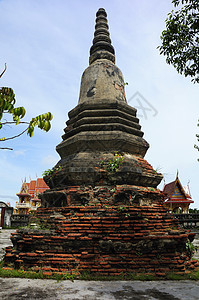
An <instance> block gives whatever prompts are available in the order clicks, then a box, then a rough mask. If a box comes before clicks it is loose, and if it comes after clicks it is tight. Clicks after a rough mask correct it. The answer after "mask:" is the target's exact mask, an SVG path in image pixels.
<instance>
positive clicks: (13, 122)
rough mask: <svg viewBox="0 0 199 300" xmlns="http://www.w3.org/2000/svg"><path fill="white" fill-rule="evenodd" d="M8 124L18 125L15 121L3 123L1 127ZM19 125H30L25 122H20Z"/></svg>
mask: <svg viewBox="0 0 199 300" xmlns="http://www.w3.org/2000/svg"><path fill="white" fill-rule="evenodd" d="M7 124H16V122H15V121H5V122H3V123H1V125H7ZM19 124H30V123H29V122H25V121H20V122H19Z"/></svg>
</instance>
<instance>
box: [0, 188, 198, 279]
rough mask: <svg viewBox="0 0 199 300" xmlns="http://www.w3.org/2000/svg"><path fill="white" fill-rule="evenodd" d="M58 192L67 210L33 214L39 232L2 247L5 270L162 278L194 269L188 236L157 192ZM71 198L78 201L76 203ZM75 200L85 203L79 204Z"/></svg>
mask: <svg viewBox="0 0 199 300" xmlns="http://www.w3.org/2000/svg"><path fill="white" fill-rule="evenodd" d="M63 192H65V194H66V199H67V201H68V203H67V205H68V206H65V207H48V208H40V209H38V211H37V212H36V218H35V220H34V222H35V221H37V223H38V224H40V228H42V229H34V230H33V229H20V230H18V231H17V232H16V233H14V234H12V242H13V245H14V247H13V248H12V247H8V248H7V249H6V254H5V258H4V261H5V266H6V265H9V266H10V264H12V265H13V267H14V268H17V269H19V268H21V269H25V270H27V269H30V268H31V269H32V270H35V271H36V270H43V272H46V273H47V274H49V275H50V274H52V273H55V272H80V273H81V272H83V271H89V272H90V273H91V274H93V275H96V274H97V275H103V276H109V275H119V274H121V273H123V274H128V273H145V274H154V275H159V276H165V275H166V274H167V273H170V272H174V273H177V274H187V273H189V272H190V270H194V269H195V270H196V269H197V268H198V265H199V263H198V262H197V261H196V260H191V255H190V252H189V251H188V249H187V247H186V243H187V242H188V241H192V240H193V239H194V234H192V233H190V232H187V231H185V230H183V229H181V228H180V227H179V224H178V221H177V220H176V219H174V217H173V216H172V215H171V214H169V213H168V212H167V211H166V209H165V208H164V207H163V197H162V196H163V195H162V193H161V192H160V191H159V190H157V189H153V188H144V187H135V186H115V187H106V186H101V187H100V186H98V187H95V188H92V187H78V186H76V187H70V188H68V189H67V190H62V193H63ZM60 193H61V191H60ZM85 193H86V195H87V196H86V198H85ZM75 195H76V196H75ZM77 195H78V196H77ZM82 195H84V198H83V196H82ZM74 199H76V201H77V199H79V202H78V203H77V204H76V205H75V203H74V202H73V201H75V200H74ZM81 199H84V202H85V201H86V200H85V199H87V200H88V201H87V203H84V205H83V204H81Z"/></svg>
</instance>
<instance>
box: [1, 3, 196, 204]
mask: <svg viewBox="0 0 199 300" xmlns="http://www.w3.org/2000/svg"><path fill="white" fill-rule="evenodd" d="M100 7H104V8H105V9H106V11H107V14H108V22H109V27H110V34H111V40H112V44H113V46H114V48H115V51H116V64H117V66H118V67H119V68H120V69H121V71H122V72H123V75H124V78H125V81H126V82H128V86H126V95H127V99H128V103H129V104H130V105H132V106H134V107H139V106H140V104H141V105H142V106H144V107H145V108H146V109H147V110H146V111H144V113H143V110H142V109H140V108H138V115H139V116H140V124H141V125H142V130H143V131H144V133H145V135H144V138H145V139H146V140H147V141H148V142H149V144H150V149H149V150H148V153H147V155H146V159H147V160H148V161H149V163H151V164H152V166H153V167H154V168H155V169H158V170H159V171H160V172H162V173H163V175H164V178H165V181H166V183H168V182H170V181H173V180H174V179H175V176H176V172H177V169H178V170H179V177H180V180H181V182H182V184H183V185H186V184H187V182H188V181H190V190H191V194H192V198H193V200H194V201H195V204H194V205H193V207H198V208H199V190H198V177H197V176H198V170H199V163H198V162H197V158H198V157H199V153H198V152H197V151H196V150H195V149H194V147H193V145H194V143H196V137H195V134H196V133H197V132H198V128H197V120H198V118H199V113H198V112H199V101H198V85H194V84H193V83H191V82H190V80H189V79H188V78H184V77H183V76H182V75H179V74H178V73H177V71H176V70H175V69H174V68H173V67H172V66H169V65H167V64H166V62H165V58H164V57H162V56H160V54H159V52H158V50H157V46H158V45H159V44H160V35H161V31H162V30H163V29H164V28H165V25H164V20H165V18H166V16H167V13H169V12H170V11H171V9H172V8H173V7H172V4H171V3H170V1H168V0H162V1H159V0H151V1H148V0H123V1H121V0H120V1H119V0H109V1H107V0H106V1H103V0H96V1H93V0H84V1H82V0H81V1H80V0H73V1H72V0H56V1H55V0H1V1H0V11H1V18H0V26H1V30H0V40H1V49H0V70H3V68H4V63H5V62H6V63H7V67H8V68H7V71H6V73H5V74H4V76H3V77H2V78H1V86H9V87H12V88H13V89H14V91H15V94H16V99H17V104H18V105H19V106H25V108H26V110H27V115H26V120H29V119H31V118H32V117H33V116H36V115H38V114H40V113H43V112H48V111H50V112H52V113H53V116H54V119H53V122H52V129H51V131H50V132H48V133H45V132H42V131H40V130H36V131H35V134H34V137H33V138H31V139H30V138H29V137H27V136H25V135H24V136H23V137H21V138H18V139H15V140H13V141H12V142H10V143H7V144H6V146H10V147H13V148H14V150H13V151H3V150H1V153H0V168H1V173H0V201H1V200H2V201H5V202H7V201H10V202H11V203H12V205H14V204H15V201H16V200H17V197H16V193H17V192H19V190H20V187H21V183H22V180H24V178H25V177H26V179H27V181H28V180H29V179H30V178H31V179H35V178H36V176H39V177H40V176H41V175H42V173H43V171H44V170H46V169H48V168H52V167H53V166H54V165H55V163H56V162H57V161H58V160H59V155H58V154H57V153H56V151H55V147H56V145H57V144H59V143H60V142H61V135H62V134H63V128H64V127H65V122H66V120H67V119H68V112H69V111H70V110H71V109H72V108H74V107H75V106H76V105H77V103H78V97H79V88H80V80H81V75H82V73H83V71H84V69H85V68H86V67H87V66H88V58H89V49H90V46H91V43H92V39H93V33H94V25H95V13H96V11H97V10H98V8H100ZM137 92H139V94H136V93H137ZM135 94H136V96H135V97H133V98H132V96H133V95H135ZM156 112H157V113H156ZM16 130H17V128H15V129H14V130H13V131H12V132H16ZM18 130H19V129H18ZM10 133H11V131H10V128H8V127H7V128H6V129H5V130H1V132H0V137H3V136H8V135H9V134H10ZM2 144H3V143H1V146H2ZM4 146H5V143H4ZM162 184H163V183H162ZM162 184H161V185H160V187H162Z"/></svg>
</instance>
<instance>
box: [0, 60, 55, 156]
mask: <svg viewBox="0 0 199 300" xmlns="http://www.w3.org/2000/svg"><path fill="white" fill-rule="evenodd" d="M5 71H6V64H5V69H4V71H3V72H2V73H1V75H0V78H1V77H2V75H3V74H4V72H5ZM25 114H26V110H25V108H24V107H23V106H19V107H17V106H16V99H15V94H14V91H13V90H12V89H11V88H8V87H1V88H0V129H2V128H4V127H5V126H6V125H19V124H24V125H26V128H25V129H24V130H22V131H21V132H20V133H19V134H17V135H14V136H11V137H1V138H0V142H5V141H8V140H11V139H14V138H17V137H19V136H21V135H22V134H24V133H25V132H26V133H27V134H28V135H29V136H30V137H32V136H33V133H34V129H35V127H36V126H38V128H40V129H42V130H44V131H49V130H50V128H51V123H50V121H51V120H52V118H53V116H52V114H51V113H50V112H48V113H44V114H41V115H38V116H36V117H33V118H32V120H31V121H28V122H27V121H24V120H23V118H24V116H25ZM6 115H9V116H10V117H11V120H9V121H8V120H7V118H6V117H5V116H6ZM0 149H8V150H12V148H7V147H2V148H1V147H0Z"/></svg>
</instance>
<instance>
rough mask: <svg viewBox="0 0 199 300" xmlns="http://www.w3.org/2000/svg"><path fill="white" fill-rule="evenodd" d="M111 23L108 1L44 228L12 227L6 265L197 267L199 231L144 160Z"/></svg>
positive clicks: (99, 269) (135, 269) (102, 270)
mask: <svg viewBox="0 0 199 300" xmlns="http://www.w3.org/2000/svg"><path fill="white" fill-rule="evenodd" d="M108 29H109V28H108V24H107V14H106V12H105V10H104V9H102V8H100V9H99V10H98V12H97V14H96V25H95V33H94V39H93V45H92V47H91V49H90V58H89V67H88V68H87V69H86V70H85V71H84V73H83V75H82V80H81V88H80V96H79V103H78V105H77V106H76V107H75V108H74V109H73V110H72V111H70V112H69V120H68V121H67V122H66V124H67V127H66V128H65V129H64V135H63V136H62V138H63V140H62V142H61V143H60V144H59V145H58V146H57V151H58V153H59V154H60V157H61V159H60V161H59V162H58V163H57V165H56V166H55V167H54V169H53V171H52V172H51V173H49V175H48V176H45V178H44V179H45V181H46V183H47V184H48V186H50V189H49V190H46V191H45V192H44V193H43V194H41V195H40V198H41V200H42V206H43V208H39V209H38V211H37V212H36V217H37V219H38V220H39V221H38V226H40V228H38V229H37V230H35V229H34V230H30V229H24V230H18V232H17V233H16V234H13V236H12V241H13V245H14V247H13V248H11V247H10V248H7V252H6V255H5V264H6V263H8V262H9V263H10V262H12V263H13V267H15V268H20V267H21V268H24V269H28V268H32V269H33V270H39V269H42V270H43V271H44V272H46V273H47V274H52V273H54V272H69V271H70V272H73V271H77V270H78V272H80V273H81V272H82V271H90V272H91V274H98V275H118V274H120V273H122V272H123V273H124V274H126V273H142V272H145V273H147V274H156V275H159V276H164V275H165V274H166V273H168V272H175V273H180V274H184V273H186V272H190V271H189V269H190V268H192V269H194V268H195V267H196V266H197V261H194V260H191V259H190V257H191V254H190V251H188V248H187V247H186V244H187V243H190V241H191V240H193V234H191V233H188V232H185V231H183V230H181V229H180V227H179V225H178V221H177V220H175V219H174V218H173V217H172V215H171V214H169V213H167V211H166V209H165V208H164V207H163V202H164V200H163V198H164V195H163V194H162V193H161V192H160V191H159V190H158V189H157V186H158V184H159V183H160V181H161V179H162V175H161V174H159V173H157V172H156V171H155V170H154V169H153V168H152V167H151V165H150V164H149V163H148V162H147V161H146V160H145V159H144V156H145V154H146V151H147V149H148V147H149V144H148V143H147V142H146V141H145V140H144V139H143V132H142V131H141V126H140V125H139V120H138V118H137V117H136V109H134V108H132V107H130V106H129V105H128V104H127V102H126V97H125V91H124V86H125V84H124V79H123V75H122V72H121V71H120V69H119V68H118V67H117V66H116V65H115V51H114V48H113V46H112V44H111V40H110V35H109V30H108ZM41 228H43V229H41Z"/></svg>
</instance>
